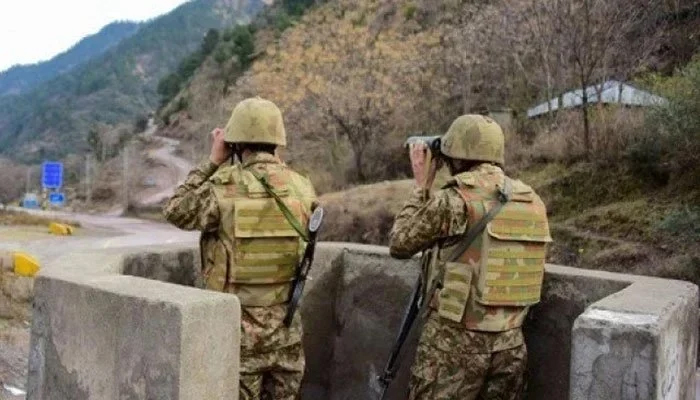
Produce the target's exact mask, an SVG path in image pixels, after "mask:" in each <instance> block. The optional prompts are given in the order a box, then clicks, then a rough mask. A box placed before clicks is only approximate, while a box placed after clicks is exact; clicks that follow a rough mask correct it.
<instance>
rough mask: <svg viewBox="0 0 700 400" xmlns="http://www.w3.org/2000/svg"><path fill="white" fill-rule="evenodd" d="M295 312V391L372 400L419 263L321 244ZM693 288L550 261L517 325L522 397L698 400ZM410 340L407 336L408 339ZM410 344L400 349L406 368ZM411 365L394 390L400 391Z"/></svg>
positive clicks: (399, 394) (368, 249) (336, 399)
mask: <svg viewBox="0 0 700 400" xmlns="http://www.w3.org/2000/svg"><path fill="white" fill-rule="evenodd" d="M312 275H313V277H314V280H313V281H312V282H311V283H310V284H309V285H308V286H307V287H308V291H307V295H306V298H305V299H304V304H303V308H302V316H303V320H304V325H305V327H306V331H305V338H304V340H305V342H304V345H305V346H304V347H305V350H306V354H307V374H306V377H305V382H304V386H303V390H304V394H303V398H304V399H309V400H311V399H330V400H341V399H342V400H345V399H347V400H350V399H372V398H374V397H373V394H372V393H373V392H372V390H371V389H370V382H371V380H372V379H373V378H374V376H373V374H374V373H379V372H381V369H382V368H383V366H384V362H385V361H386V358H387V356H388V354H389V351H390V347H391V343H392V341H393V340H394V337H395V335H396V332H397V329H398V325H399V323H400V318H401V315H402V312H403V307H404V306H405V304H406V302H407V301H408V295H409V293H410V290H411V288H412V285H413V284H414V282H415V279H416V277H417V275H418V263H417V261H416V260H415V259H414V260H408V261H400V260H393V259H391V258H389V257H388V252H387V249H386V248H381V247H375V246H362V245H350V244H341V243H324V244H322V245H321V246H320V247H319V253H318V255H317V262H316V263H315V265H314V270H313V272H312ZM697 304H698V288H697V287H696V286H695V285H693V284H689V283H686V282H680V281H671V280H664V279H655V278H648V277H642V276H632V275H623V274H613V273H606V272H600V271H590V270H582V269H576V268H567V267H561V266H555V265H548V266H547V271H546V275H545V288H544V293H543V298H542V302H541V303H540V304H538V305H537V306H535V307H533V309H532V311H531V313H530V315H529V317H528V320H527V322H526V325H525V334H526V340H527V343H528V347H529V364H528V388H527V398H528V399H547V400H552V399H566V398H569V399H576V400H579V399H581V400H582V399H591V400H593V399H601V398H603V396H605V399H606V400H617V399H625V400H627V399H630V400H631V399H659V400H660V399H666V400H671V399H681V400H694V399H695V379H694V374H695V367H694V366H695V361H696V351H695V349H696V347H697V335H698V311H697ZM412 342H413V344H412V346H415V338H413V340H412ZM412 357H413V354H412V351H411V350H410V349H409V351H408V352H407V353H406V354H405V359H406V360H407V362H405V363H404V365H405V366H406V367H407V366H408V365H409V364H410V360H412ZM408 373H409V370H408V368H404V369H403V370H402V371H401V372H400V374H399V376H398V378H397V379H396V381H395V385H394V387H393V388H392V390H391V391H390V392H391V395H390V396H389V397H390V398H392V399H397V400H398V399H405V396H406V390H407V379H408Z"/></svg>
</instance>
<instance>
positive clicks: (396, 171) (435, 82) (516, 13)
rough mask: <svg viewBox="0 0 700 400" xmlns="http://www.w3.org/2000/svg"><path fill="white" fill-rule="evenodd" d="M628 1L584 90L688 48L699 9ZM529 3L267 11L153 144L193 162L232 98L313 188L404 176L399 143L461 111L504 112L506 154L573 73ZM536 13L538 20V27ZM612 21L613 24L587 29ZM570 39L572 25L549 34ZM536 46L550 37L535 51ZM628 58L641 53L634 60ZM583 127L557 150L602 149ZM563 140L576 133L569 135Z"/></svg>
mask: <svg viewBox="0 0 700 400" xmlns="http://www.w3.org/2000/svg"><path fill="white" fill-rule="evenodd" d="M635 1H637V3H639V5H641V3H644V4H646V5H648V6H649V7H648V8H649V10H650V11H649V14H645V15H644V16H643V18H642V17H639V18H637V19H635V20H633V21H622V22H625V23H626V25H625V27H626V29H627V30H628V32H627V33H628V34H622V32H620V34H619V35H618V36H619V38H618V37H617V36H615V37H614V38H610V37H606V38H604V39H601V38H591V40H592V41H593V40H597V41H601V42H603V41H609V42H611V43H607V42H603V43H601V44H600V47H602V48H604V49H605V50H606V54H604V55H601V56H600V57H599V58H600V59H601V60H602V61H601V62H600V64H599V65H593V66H590V70H591V71H592V72H591V73H590V74H589V75H587V76H586V79H588V80H589V81H590V82H599V81H598V80H603V79H606V78H608V77H610V76H611V75H612V76H617V77H619V79H622V80H630V79H635V77H636V76H638V75H639V74H641V73H644V71H647V72H649V71H658V72H659V73H661V74H668V73H669V72H673V71H674V70H675V69H676V68H678V67H679V66H682V65H683V64H684V63H686V62H688V61H689V60H690V58H691V57H692V56H693V54H694V52H695V51H696V50H697V48H698V44H700V28H699V27H700V12H698V11H700V7H697V5H694V4H695V3H694V2H692V1H684V2H680V3H678V7H680V8H669V7H666V6H662V5H661V4H660V3H659V2H653V1H646V2H645V1H643V0H635ZM554 3H555V2H552V1H547V3H546V4H548V5H551V4H554ZM623 3H624V2H622V3H620V4H623ZM637 3H635V4H637ZM542 4H545V3H538V2H536V1H534V0H519V1H517V2H505V1H485V2H471V1H458V2H440V3H439V4H437V3H435V2H432V1H427V0H424V1H418V0H392V1H379V0H363V1H356V0H333V1H328V2H316V5H315V6H314V7H312V8H311V9H309V10H308V11H307V12H306V13H305V14H304V15H303V16H302V17H300V18H299V19H297V20H293V21H289V19H288V17H287V16H286V15H282V16H280V15H279V14H277V15H276V16H273V17H271V18H270V19H271V20H272V21H273V22H272V23H271V24H268V25H267V26H265V25H263V26H262V28H258V29H257V30H256V31H255V51H254V53H253V60H252V63H250V66H249V67H248V66H246V65H242V63H241V62H240V61H238V60H236V57H235V56H230V55H228V56H226V54H230V53H225V52H224V56H223V57H217V54H219V53H220V52H219V51H217V50H214V52H213V55H212V56H211V57H209V58H208V59H207V61H205V63H204V65H203V67H202V68H200V69H199V70H198V71H197V73H196V74H195V75H194V77H193V78H192V79H191V80H190V84H189V85H187V86H186V87H185V88H184V89H183V90H182V91H181V92H180V93H179V94H177V95H176V96H174V100H173V101H172V102H170V104H169V105H168V106H167V107H165V108H164V109H163V110H162V112H161V117H162V118H163V120H164V122H165V124H166V126H165V127H164V128H163V134H165V135H170V136H173V137H177V138H182V139H185V140H189V141H191V142H192V146H193V147H195V148H199V149H200V151H203V150H204V148H205V147H206V140H205V139H203V138H204V136H205V135H206V133H207V132H209V131H210V130H211V129H212V128H213V127H214V126H217V125H218V126H222V125H223V124H224V123H225V121H226V119H227V118H228V116H229V113H230V110H231V109H232V107H233V106H234V104H235V103H236V102H237V101H239V100H240V99H242V98H244V97H246V96H250V95H260V96H263V97H266V98H269V99H271V100H273V101H275V102H276V103H277V104H278V105H279V106H280V107H281V108H282V109H283V112H284V114H285V121H286V124H287V128H288V129H287V130H288V132H289V133H290V135H291V139H290V147H289V149H288V151H287V153H286V157H287V158H288V159H290V160H291V161H292V162H293V163H294V164H295V165H297V167H299V168H301V169H303V170H306V171H309V172H310V171H313V174H312V179H313V180H314V182H315V183H316V185H317V186H319V187H321V188H322V190H323V191H328V190H337V189H341V188H343V187H346V186H347V185H352V184H356V183H367V182H372V181H378V180H383V179H396V178H401V177H405V176H406V175H407V172H408V164H407V163H406V161H405V160H404V158H403V156H402V154H403V153H402V151H401V146H402V142H403V140H404V138H405V137H406V136H408V135H409V134H411V133H412V132H420V131H427V132H440V131H443V130H444V129H445V128H446V127H447V126H448V125H449V123H450V121H451V120H452V118H454V116H456V115H459V114H461V113H464V112H481V111H482V110H488V109H490V110H499V109H503V108H505V109H510V110H512V111H513V114H514V116H515V121H514V125H513V127H512V131H513V133H515V132H516V131H517V135H516V136H515V137H514V138H513V139H514V140H512V141H511V143H512V144H513V145H514V146H515V147H516V148H521V149H522V148H524V147H523V146H520V144H521V143H520V141H526V142H532V140H533V137H534V134H535V132H536V131H538V130H540V128H541V127H539V126H536V123H537V122H536V121H534V122H533V121H529V120H527V119H526V118H525V117H524V114H525V110H526V109H527V107H529V106H532V105H533V104H536V102H537V101H539V100H540V99H541V98H543V97H544V96H546V95H547V94H548V93H550V94H551V93H560V92H563V91H565V90H570V89H571V88H576V87H577V85H579V84H580V80H579V77H577V75H576V71H577V70H578V69H579V68H578V66H577V65H575V64H573V63H569V61H560V59H564V60H568V58H567V57H570V58H571V59H575V56H576V54H568V53H566V52H568V51H571V50H570V49H571V48H572V46H571V43H568V42H566V41H565V40H564V38H562V37H563V35H558V34H557V33H556V32H557V31H555V30H552V31H546V32H535V31H533V29H534V28H533V26H532V25H531V24H529V23H528V21H531V20H533V19H535V18H540V19H541V20H542V21H540V22H542V23H543V26H546V24H545V23H547V22H549V21H550V20H551V21H553V22H556V21H558V20H557V18H560V17H561V16H559V15H557V14H556V8H554V7H553V8H551V9H545V10H544V11H543V10H542V9H540V8H538V7H539V6H540V5H542ZM596 4H597V5H598V6H599V7H602V8H604V9H602V10H601V15H597V16H596V17H597V18H601V19H603V17H604V16H606V15H608V14H609V13H608V11H610V10H609V9H607V8H605V7H608V4H609V2H596ZM688 7H689V8H688ZM545 11H547V12H549V13H551V15H549V14H547V15H545V16H546V17H547V18H545V16H543V13H545ZM635 15H636V14H635ZM627 17H629V16H627ZM561 18H563V17H561ZM619 18H621V19H622V18H625V16H624V15H620V16H619ZM629 18H632V17H629ZM635 18H636V17H635ZM565 22H566V21H565ZM613 22H620V21H605V20H602V21H601V22H600V24H603V23H613ZM566 23H567V24H569V25H575V24H576V21H575V20H574V21H568V22H566ZM280 26H282V27H283V28H286V30H285V29H280ZM651 27H653V28H654V29H650V28H651ZM574 28H581V27H577V26H554V27H552V29H556V30H559V31H561V30H562V29H574ZM581 29H582V28H581ZM544 35H550V37H552V38H554V39H550V40H549V41H548V43H545V44H540V43H537V42H536V38H538V37H543V36H544ZM633 44H634V45H633ZM545 45H546V46H545ZM603 45H604V46H603ZM596 46H598V44H596ZM596 48H597V47H596ZM641 48H643V49H644V52H643V53H642V52H641V50H640V51H637V49H641ZM541 49H545V50H547V51H549V52H551V53H552V54H551V57H552V59H555V61H548V63H544V61H542V59H543V58H544V59H545V60H549V58H546V57H544V56H543V55H542V51H544V50H542V51H541ZM555 56H556V58H555ZM620 60H625V61H624V62H623V61H620ZM626 60H630V61H626ZM632 61H634V62H632ZM545 67H546V68H545ZM243 71H245V72H243ZM554 71H556V73H554ZM547 85H548V86H547ZM591 118H593V117H590V118H589V119H591ZM545 122H546V121H545ZM590 125H591V128H590V129H591V130H592V132H591V133H590V134H586V135H585V138H586V140H585V143H584V142H581V141H578V140H577V141H575V142H573V143H572V145H571V146H570V150H571V151H572V152H573V154H571V156H572V157H573V158H576V157H578V158H581V157H583V156H584V154H583V153H584V152H592V151H596V152H597V151H601V152H602V150H603V149H599V148H596V146H604V145H605V143H604V141H603V140H602V139H601V138H599V137H597V136H596V135H597V134H602V131H603V130H602V129H599V130H598V131H596V129H598V127H597V126H596V125H595V124H594V123H593V122H591V123H590ZM560 126H561V124H560ZM577 129H579V128H577ZM597 132H599V133H597ZM571 133H572V134H573V133H574V132H571ZM575 134H576V135H578V134H580V135H581V137H583V136H584V134H583V132H581V131H580V130H579V131H577V132H575ZM307 154H314V157H311V158H310V157H306V155H307ZM397 154H400V155H401V156H397ZM523 156H524V157H525V158H528V157H529V156H528V155H527V154H524V155H523ZM378 161H381V162H378ZM386 165H392V168H386Z"/></svg>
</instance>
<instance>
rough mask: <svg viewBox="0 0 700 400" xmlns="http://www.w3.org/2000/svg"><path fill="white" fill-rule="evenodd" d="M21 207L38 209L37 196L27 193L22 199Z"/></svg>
mask: <svg viewBox="0 0 700 400" xmlns="http://www.w3.org/2000/svg"><path fill="white" fill-rule="evenodd" d="M22 207H24V208H34V209H36V208H39V196H37V195H36V193H27V194H25V195H24V198H23V199H22Z"/></svg>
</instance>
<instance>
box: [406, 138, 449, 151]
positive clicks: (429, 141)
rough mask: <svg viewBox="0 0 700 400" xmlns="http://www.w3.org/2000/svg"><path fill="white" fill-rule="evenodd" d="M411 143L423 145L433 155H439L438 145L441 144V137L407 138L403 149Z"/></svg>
mask: <svg viewBox="0 0 700 400" xmlns="http://www.w3.org/2000/svg"><path fill="white" fill-rule="evenodd" d="M413 143H425V145H426V146H427V147H428V149H430V152H431V153H433V154H440V145H441V143H442V136H439V135H438V136H430V135H416V136H409V138H408V139H406V143H404V147H408V146H410V145H411V144H413Z"/></svg>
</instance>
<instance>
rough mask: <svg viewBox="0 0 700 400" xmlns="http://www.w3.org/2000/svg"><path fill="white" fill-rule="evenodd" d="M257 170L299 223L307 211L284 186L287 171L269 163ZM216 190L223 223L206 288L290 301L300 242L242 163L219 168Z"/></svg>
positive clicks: (247, 301)
mask: <svg viewBox="0 0 700 400" xmlns="http://www.w3.org/2000/svg"><path fill="white" fill-rule="evenodd" d="M267 165H268V166H270V168H267V169H265V170H261V171H258V172H257V173H258V175H264V176H266V178H267V180H268V182H269V183H270V185H271V186H272V187H273V189H274V191H275V193H276V194H277V195H278V196H279V197H280V198H281V199H282V201H283V202H284V203H285V204H286V205H287V207H288V208H289V210H290V211H291V212H292V214H293V215H294V216H295V217H296V218H297V220H298V221H299V222H301V223H302V225H303V226H306V225H307V224H308V217H309V215H308V211H307V210H306V207H305V205H304V202H303V200H302V199H301V198H299V197H297V196H296V195H295V194H294V192H293V191H292V190H291V189H290V187H289V186H288V182H289V181H290V174H291V171H290V170H288V169H287V168H286V167H285V166H284V165H282V164H267ZM217 175H218V177H217V179H218V182H217V183H218V184H215V185H214V192H215V195H216V198H217V201H218V205H219V211H220V214H221V215H220V217H221V223H220V224H219V231H218V238H219V240H218V241H217V242H218V243H217V245H218V246H217V248H214V250H213V251H212V252H213V253H214V254H212V255H211V258H212V260H211V262H208V263H207V264H208V268H207V269H208V270H205V272H204V275H205V279H206V283H207V287H208V288H209V289H214V290H222V291H226V292H229V293H234V294H236V295H237V296H238V298H239V299H240V301H241V305H244V306H253V307H264V306H271V305H275V304H282V303H285V302H287V301H288V299H289V291H290V288H291V282H292V280H293V279H294V275H295V272H296V268H297V265H298V263H299V260H300V257H301V255H302V254H303V251H304V242H303V241H302V239H301V237H300V236H299V234H298V233H297V232H296V231H295V230H294V228H293V227H292V225H291V224H290V223H289V221H287V219H286V218H285V216H284V214H283V213H282V211H281V210H280V208H279V206H278V205H277V203H276V202H275V200H274V198H272V197H271V196H270V195H269V194H268V193H267V192H266V191H265V188H264V187H263V186H262V184H260V182H259V181H258V180H257V179H256V178H255V176H254V175H253V174H252V173H251V172H250V171H249V170H248V169H244V168H242V167H240V166H234V167H230V168H228V169H226V170H224V172H223V173H222V174H217Z"/></svg>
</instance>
